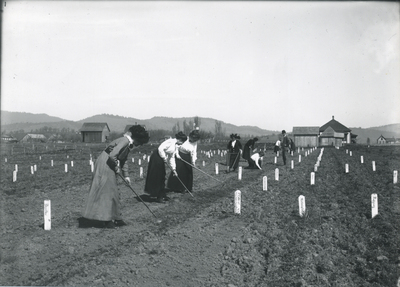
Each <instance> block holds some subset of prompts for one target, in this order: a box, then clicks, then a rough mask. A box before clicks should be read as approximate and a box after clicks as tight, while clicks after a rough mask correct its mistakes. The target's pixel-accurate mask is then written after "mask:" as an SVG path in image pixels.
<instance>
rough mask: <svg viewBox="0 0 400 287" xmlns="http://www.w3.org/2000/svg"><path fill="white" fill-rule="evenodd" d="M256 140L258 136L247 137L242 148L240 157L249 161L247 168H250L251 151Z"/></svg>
mask: <svg viewBox="0 0 400 287" xmlns="http://www.w3.org/2000/svg"><path fill="white" fill-rule="evenodd" d="M257 141H258V138H253V139H249V140H248V141H247V142H246V144H245V145H244V148H243V155H242V157H243V158H244V159H245V160H247V162H248V163H249V166H248V167H247V168H250V165H251V161H252V160H251V158H250V156H251V154H252V153H253V149H254V145H255V143H256V142H257Z"/></svg>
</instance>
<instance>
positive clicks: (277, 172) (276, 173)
mask: <svg viewBox="0 0 400 287" xmlns="http://www.w3.org/2000/svg"><path fill="white" fill-rule="evenodd" d="M275 180H279V168H276V169H275Z"/></svg>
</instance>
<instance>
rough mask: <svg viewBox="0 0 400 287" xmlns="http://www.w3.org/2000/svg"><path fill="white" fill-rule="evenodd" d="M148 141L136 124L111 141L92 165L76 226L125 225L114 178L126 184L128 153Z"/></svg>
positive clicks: (142, 130)
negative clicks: (88, 184)
mask: <svg viewBox="0 0 400 287" xmlns="http://www.w3.org/2000/svg"><path fill="white" fill-rule="evenodd" d="M148 141H149V133H148V132H147V131H146V129H145V128H144V127H142V126H140V125H134V126H132V127H130V128H129V130H128V131H127V132H126V133H125V134H124V136H123V137H121V138H118V139H116V140H114V141H112V142H111V143H110V144H109V145H108V146H107V148H106V149H105V150H104V151H103V152H102V153H101V154H100V156H99V157H98V159H97V160H96V163H95V165H94V173H93V179H92V184H91V185H90V191H89V195H88V198H87V203H86V207H85V209H84V211H83V217H81V218H79V227H105V228H115V227H116V226H123V225H126V223H125V222H124V221H123V220H122V215H121V210H120V208H121V207H120V196H119V190H118V186H117V175H118V174H121V173H122V175H123V176H124V178H125V181H126V182H128V183H130V178H129V174H128V164H127V162H126V160H127V158H128V154H129V152H130V151H131V150H132V149H134V148H135V147H137V146H140V145H143V144H145V143H147V142H148Z"/></svg>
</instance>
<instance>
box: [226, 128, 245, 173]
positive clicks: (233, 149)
mask: <svg viewBox="0 0 400 287" xmlns="http://www.w3.org/2000/svg"><path fill="white" fill-rule="evenodd" d="M239 140H240V136H238V135H237V134H231V140H230V141H229V143H228V145H227V149H228V154H229V171H231V170H232V171H235V170H236V169H237V167H238V166H239V161H240V154H241V153H242V144H241V143H240V141H239Z"/></svg>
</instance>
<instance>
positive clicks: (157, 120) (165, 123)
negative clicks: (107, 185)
mask: <svg viewBox="0 0 400 287" xmlns="http://www.w3.org/2000/svg"><path fill="white" fill-rule="evenodd" d="M1 113H2V114H1V117H2V121H1V130H2V132H3V131H6V132H10V131H20V130H24V131H25V132H30V131H34V130H36V129H40V128H42V127H45V126H47V127H51V128H58V129H62V128H69V129H70V130H76V131H78V130H79V129H80V128H81V127H82V125H83V123H84V122H106V123H107V124H108V126H109V128H110V130H111V132H118V133H120V132H123V131H124V129H125V127H126V126H127V125H133V124H135V123H138V124H142V125H146V127H147V129H149V130H155V129H162V130H172V128H173V126H174V125H176V124H177V123H179V126H180V127H181V128H183V122H184V121H186V123H187V124H189V122H190V121H192V122H193V120H194V117H191V118H189V117H186V118H169V117H153V118H151V119H147V120H140V119H136V118H128V117H122V116H117V115H110V114H101V115H95V116H92V117H88V118H85V119H83V120H80V121H76V122H74V121H66V120H63V119H61V118H56V117H51V116H48V115H46V114H41V115H37V114H29V113H19V112H6V111H2V112H1ZM19 115H21V119H19ZM200 121H201V122H200V127H201V129H202V130H205V131H209V132H214V131H215V122H216V119H211V118H200ZM221 126H222V130H223V132H224V133H225V134H226V135H229V134H231V133H237V134H239V135H241V136H261V135H270V134H274V133H278V131H270V130H264V129H261V128H259V127H255V126H235V125H232V124H228V123H224V122H221Z"/></svg>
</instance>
